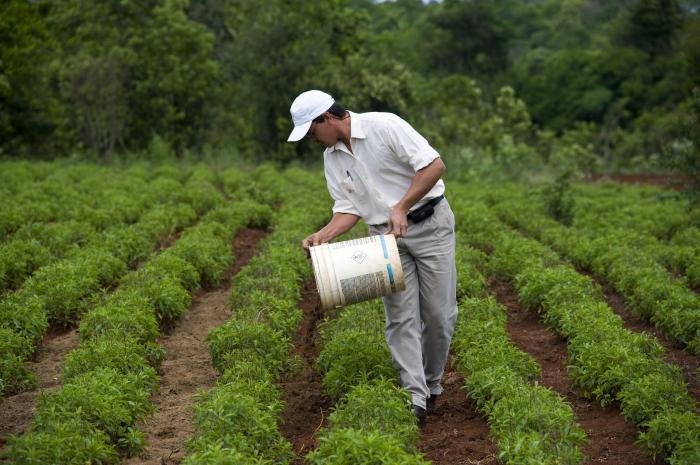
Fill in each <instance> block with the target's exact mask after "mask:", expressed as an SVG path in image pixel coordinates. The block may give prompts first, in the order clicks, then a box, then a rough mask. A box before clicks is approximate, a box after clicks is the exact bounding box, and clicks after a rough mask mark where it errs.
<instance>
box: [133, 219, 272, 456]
mask: <svg viewBox="0 0 700 465" xmlns="http://www.w3.org/2000/svg"><path fill="white" fill-rule="evenodd" d="M266 234H267V232H266V231H262V230H257V229H244V230H242V231H240V232H239V233H238V235H237V236H236V237H235V239H234V241H233V253H234V257H235V262H234V265H233V267H231V269H230V270H229V271H228V273H227V275H226V278H225V280H224V282H223V283H222V284H221V286H220V287H219V288H217V289H214V290H203V291H200V292H199V293H198V294H197V295H195V297H194V298H193V300H192V306H191V307H190V309H189V310H188V311H187V312H185V314H184V315H183V316H182V318H181V319H180V321H179V322H178V324H177V326H176V327H174V328H173V329H172V330H171V331H169V332H168V333H167V334H165V335H164V336H163V337H162V338H161V339H160V340H159V341H158V342H159V343H160V344H161V345H163V347H164V348H165V359H164V360H163V364H162V365H161V367H160V391H159V392H158V393H157V394H155V395H154V396H153V398H152V401H153V403H154V404H155V406H156V412H155V413H154V414H153V415H152V416H150V417H149V418H147V419H146V420H145V421H144V423H143V425H141V429H142V430H143V431H144V433H146V436H147V442H146V449H145V450H144V451H143V453H141V454H140V455H139V456H137V457H131V458H125V459H124V460H123V461H122V463H123V464H128V465H143V464H149V465H174V464H179V463H180V462H182V459H183V458H184V455H185V452H186V451H185V442H186V440H187V439H188V438H190V437H192V436H193V435H194V434H195V428H194V424H193V423H192V418H193V415H194V401H195V399H194V396H195V394H196V393H197V391H198V390H199V389H209V388H211V387H213V386H214V383H215V381H216V378H217V373H216V370H215V369H214V367H213V366H212V364H211V359H210V357H209V349H208V348H207V345H206V343H205V341H204V339H205V338H206V336H207V334H209V331H210V330H211V329H213V328H215V327H217V326H221V325H222V324H223V323H224V322H226V320H227V319H228V318H229V317H230V316H231V312H230V309H229V306H228V299H229V294H230V289H229V288H230V284H231V278H232V277H233V276H234V275H235V274H236V273H238V271H239V270H240V269H241V268H242V267H243V266H245V264H246V263H248V261H249V260H250V259H251V258H252V257H253V256H255V255H256V254H257V253H258V244H259V242H260V240H261V239H262V238H263V237H264V236H265V235H266Z"/></svg>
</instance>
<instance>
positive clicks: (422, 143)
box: [384, 115, 440, 171]
mask: <svg viewBox="0 0 700 465" xmlns="http://www.w3.org/2000/svg"><path fill="white" fill-rule="evenodd" d="M384 135H385V137H386V141H385V142H386V143H387V145H388V146H389V147H390V148H391V150H392V151H393V152H394V154H395V155H396V156H397V157H398V159H399V160H401V161H402V162H404V163H407V164H409V165H411V166H412V167H413V170H414V171H418V170H420V169H422V168H425V167H426V166H428V165H429V164H430V163H431V162H432V161H433V160H435V159H436V158H439V157H440V154H439V153H437V151H436V150H435V149H434V148H433V147H431V146H430V144H429V143H428V141H427V140H426V139H425V137H423V136H421V135H420V134H419V133H418V131H416V130H415V129H413V127H412V126H411V125H410V124H408V123H407V122H406V121H404V120H403V119H401V118H400V117H399V116H396V115H392V117H391V118H390V119H389V120H388V121H387V124H386V127H385V129H384Z"/></svg>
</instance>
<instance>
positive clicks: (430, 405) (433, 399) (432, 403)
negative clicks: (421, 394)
mask: <svg viewBox="0 0 700 465" xmlns="http://www.w3.org/2000/svg"><path fill="white" fill-rule="evenodd" d="M439 396H440V394H430V397H428V400H426V401H425V409H426V410H427V412H428V415H430V414H432V413H435V410H437V405H436V404H437V398H438V397H439Z"/></svg>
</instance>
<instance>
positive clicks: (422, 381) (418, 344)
mask: <svg viewBox="0 0 700 465" xmlns="http://www.w3.org/2000/svg"><path fill="white" fill-rule="evenodd" d="M454 225H455V220H454V214H453V213H452V209H451V208H450V206H449V204H448V203H447V200H446V199H444V200H442V201H441V202H440V203H439V204H437V205H436V206H435V213H433V215H432V216H430V217H429V218H427V219H426V220H424V221H422V222H420V223H417V224H413V223H412V222H410V221H409V223H408V230H407V233H406V236H405V237H402V238H399V239H397V244H398V248H399V254H400V255H401V265H402V267H403V272H404V277H405V280H406V290H405V291H402V292H398V293H396V294H392V295H389V296H385V297H383V301H384V313H385V315H386V326H385V337H386V341H387V344H388V345H389V350H390V352H391V356H392V358H393V361H394V366H395V367H396V368H397V369H398V370H399V372H400V376H401V385H402V387H403V388H405V389H406V390H408V391H409V392H410V393H411V395H412V397H413V404H414V405H419V406H421V407H423V408H425V402H426V399H427V398H428V397H429V396H430V395H431V394H440V393H442V385H441V384H440V381H441V380H442V375H443V372H444V369H445V362H446V361H447V353H448V351H449V348H450V342H451V340H452V332H453V330H454V326H455V321H456V320H457V270H456V267H455V233H454ZM387 230H388V227H387V226H386V225H378V226H370V227H369V233H370V235H377V234H385V233H386V232H387Z"/></svg>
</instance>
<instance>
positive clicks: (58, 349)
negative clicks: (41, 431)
mask: <svg viewBox="0 0 700 465" xmlns="http://www.w3.org/2000/svg"><path fill="white" fill-rule="evenodd" d="M78 345H79V341H78V334H77V332H76V330H75V328H71V329H62V328H51V329H50V330H49V331H48V333H47V334H46V336H44V340H43V341H42V343H41V345H40V346H39V349H38V351H37V353H36V354H35V356H34V361H31V362H29V363H28V364H27V368H28V369H29V370H30V371H31V372H32V373H34V374H36V377H37V386H36V388H35V389H33V390H31V391H27V392H21V393H18V394H14V395H9V396H7V397H5V398H4V399H2V401H0V450H2V448H4V445H5V441H6V440H7V437H8V436H10V435H13V434H14V435H16V434H22V433H25V432H27V430H28V429H29V425H30V423H31V421H32V420H33V419H34V416H35V415H36V405H37V398H38V396H39V392H41V391H55V390H56V389H58V387H59V386H60V384H61V383H60V376H61V369H62V368H63V362H64V360H65V358H66V355H67V354H68V352H70V351H71V350H73V349H75V348H76V347H78Z"/></svg>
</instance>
